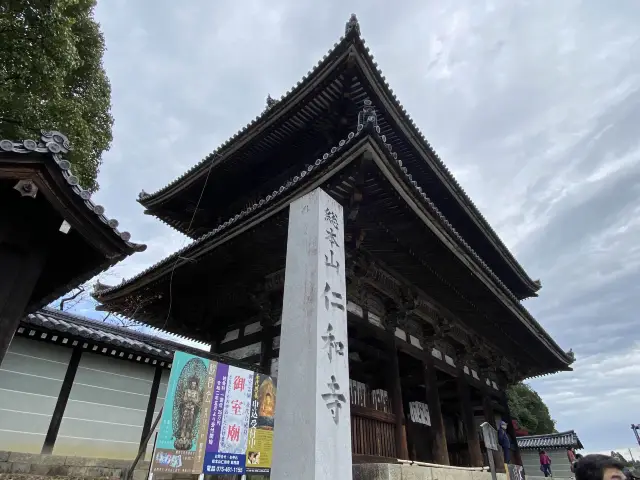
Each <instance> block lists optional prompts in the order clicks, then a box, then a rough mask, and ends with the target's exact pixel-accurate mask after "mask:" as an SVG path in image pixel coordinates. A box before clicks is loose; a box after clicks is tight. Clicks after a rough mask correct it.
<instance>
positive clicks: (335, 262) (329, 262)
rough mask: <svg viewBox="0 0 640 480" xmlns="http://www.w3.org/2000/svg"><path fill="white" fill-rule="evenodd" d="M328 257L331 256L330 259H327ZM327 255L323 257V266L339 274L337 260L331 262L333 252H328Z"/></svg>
mask: <svg viewBox="0 0 640 480" xmlns="http://www.w3.org/2000/svg"><path fill="white" fill-rule="evenodd" d="M329 255H330V256H331V258H329ZM329 255H326V254H325V256H324V264H325V266H327V267H333V268H335V269H336V272H340V262H339V261H337V260H335V261H334V260H333V255H334V254H333V250H329Z"/></svg>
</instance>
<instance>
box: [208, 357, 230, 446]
mask: <svg viewBox="0 0 640 480" xmlns="http://www.w3.org/2000/svg"><path fill="white" fill-rule="evenodd" d="M228 377H229V365H224V364H222V363H218V370H217V372H216V385H215V389H214V391H213V400H212V405H211V416H210V419H209V438H208V439H207V449H206V451H207V452H217V451H218V445H219V444H220V430H221V427H222V414H223V413H224V398H225V394H226V391H227V379H228Z"/></svg>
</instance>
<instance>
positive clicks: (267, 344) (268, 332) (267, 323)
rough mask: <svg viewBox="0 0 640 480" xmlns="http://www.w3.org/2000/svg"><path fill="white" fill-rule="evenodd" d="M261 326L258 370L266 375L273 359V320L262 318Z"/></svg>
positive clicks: (271, 318) (268, 373)
mask: <svg viewBox="0 0 640 480" xmlns="http://www.w3.org/2000/svg"><path fill="white" fill-rule="evenodd" d="M260 324H261V325H262V337H261V339H260V368H261V369H262V371H263V372H264V373H266V374H267V375H270V374H271V359H272V358H273V337H274V335H273V333H274V330H275V329H274V328H273V324H274V318H273V317H267V318H264V319H263V320H262V321H261V322H260Z"/></svg>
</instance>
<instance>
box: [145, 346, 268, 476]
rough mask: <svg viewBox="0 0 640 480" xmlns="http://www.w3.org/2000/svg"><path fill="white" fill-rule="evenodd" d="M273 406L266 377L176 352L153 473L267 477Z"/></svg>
mask: <svg viewBox="0 0 640 480" xmlns="http://www.w3.org/2000/svg"><path fill="white" fill-rule="evenodd" d="M275 404H276V385H275V381H274V379H272V378H271V377H269V376H268V375H262V374H259V373H255V372H253V371H251V370H245V369H242V368H238V367H233V366H230V365H225V364H223V363H218V362H215V361H212V360H208V359H205V358H201V357H197V356H195V355H190V354H188V353H183V352H176V353H175V355H174V358H173V366H172V369H171V376H170V377H169V385H168V387H167V395H166V397H165V400H164V409H163V412H162V420H161V422H160V429H159V433H158V440H157V445H156V450H155V453H154V457H153V461H152V467H151V468H152V471H153V472H154V473H155V472H157V473H186V474H201V473H204V474H209V475H212V474H213V475H216V474H218V475H229V474H235V475H244V474H247V473H254V474H269V473H270V471H271V451H272V444H273V426H274V414H275Z"/></svg>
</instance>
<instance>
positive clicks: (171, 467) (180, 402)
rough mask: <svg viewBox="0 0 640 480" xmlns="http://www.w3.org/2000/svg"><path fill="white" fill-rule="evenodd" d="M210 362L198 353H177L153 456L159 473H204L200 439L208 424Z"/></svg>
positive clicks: (155, 468) (155, 469) (155, 467)
mask: <svg viewBox="0 0 640 480" xmlns="http://www.w3.org/2000/svg"><path fill="white" fill-rule="evenodd" d="M210 363H211V362H209V360H207V359H203V358H200V357H196V356H194V355H189V354H187V353H182V352H176V353H175V356H174V361H173V366H172V369H171V376H170V377H169V384H168V386H167V394H166V396H165V401H164V409H163V411H162V419H161V422H160V431H159V432H158V439H157V443H156V452H155V455H154V458H153V465H154V471H155V472H164V473H200V470H201V468H200V466H199V465H198V464H197V463H196V457H197V456H198V455H197V454H198V452H197V445H198V442H197V438H198V436H199V434H200V430H201V429H206V427H207V426H206V425H202V423H203V422H202V421H201V420H202V415H201V414H202V410H203V403H205V399H206V397H207V392H206V387H207V376H208V372H209V366H210ZM213 363H214V364H215V362H213ZM199 463H200V465H201V462H199Z"/></svg>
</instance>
